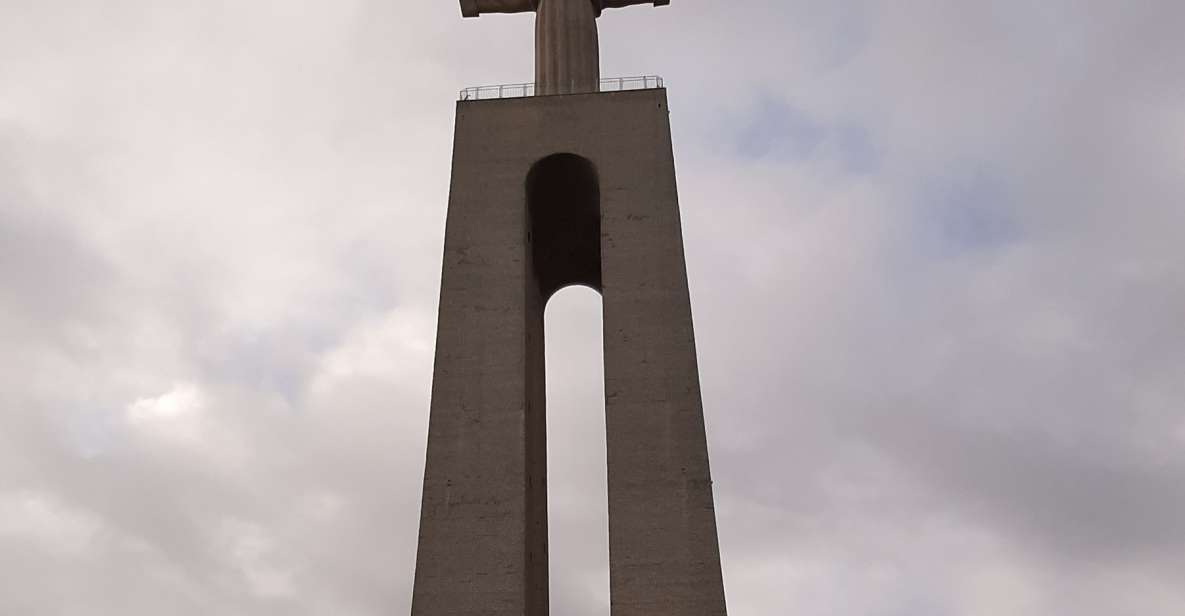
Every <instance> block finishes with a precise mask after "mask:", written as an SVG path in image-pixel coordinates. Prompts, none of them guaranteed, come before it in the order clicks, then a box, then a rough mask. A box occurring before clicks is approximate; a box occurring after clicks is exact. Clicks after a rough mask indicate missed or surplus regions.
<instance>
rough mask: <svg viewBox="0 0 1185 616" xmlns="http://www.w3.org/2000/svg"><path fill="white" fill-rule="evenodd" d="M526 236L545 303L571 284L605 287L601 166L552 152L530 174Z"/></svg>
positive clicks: (579, 158)
mask: <svg viewBox="0 0 1185 616" xmlns="http://www.w3.org/2000/svg"><path fill="white" fill-rule="evenodd" d="M527 216H528V219H529V227H528V232H527V241H528V243H529V244H530V246H531V262H532V264H533V265H534V274H535V279H536V280H537V281H538V284H539V293H540V295H541V296H542V298H543V300H544V302H546V301H547V299H548V298H550V297H551V296H552V295H553V294H554V293H555V292H556V291H558V290H560V289H562V288H564V287H567V286H570V285H584V286H587V287H591V288H592V289H594V290H596V291H598V292H599V291H600V290H601V184H600V180H599V179H598V177H597V169H596V166H595V165H593V163H592V161H590V160H588V159H587V158H584V157H581V156H577V155H575V154H567V153H563V154H553V155H551V156H548V157H546V158H544V159H542V160H540V161H539V162H537V163H535V165H534V166H532V167H531V171H530V172H529V173H528V174H527Z"/></svg>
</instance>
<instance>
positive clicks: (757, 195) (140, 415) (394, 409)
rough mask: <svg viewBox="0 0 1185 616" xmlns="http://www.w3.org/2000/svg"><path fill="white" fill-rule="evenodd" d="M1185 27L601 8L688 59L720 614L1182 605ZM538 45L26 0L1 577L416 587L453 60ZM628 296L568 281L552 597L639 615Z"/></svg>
mask: <svg viewBox="0 0 1185 616" xmlns="http://www.w3.org/2000/svg"><path fill="white" fill-rule="evenodd" d="M1182 24H1185V3H1182V2H1181V1H1180V0H1132V1H1126V2H1121V1H1116V0H1042V1H1031V0H1030V1H1027V2H1022V1H1017V0H975V1H972V0H945V1H941V2H938V1H930V2H926V1H921V0H895V1H890V0H828V1H819V0H732V1H727V2H725V1H719V0H716V1H709V0H677V1H676V2H675V3H674V6H671V7H668V8H664V9H661V10H655V9H652V8H649V7H636V8H632V9H629V10H621V11H614V12H607V13H606V15H605V17H604V18H603V19H602V20H601V33H602V48H603V73H604V74H605V75H607V76H616V75H640V74H660V75H663V76H664V77H665V78H666V80H667V85H668V87H669V88H670V91H669V95H670V98H671V108H672V116H671V118H672V122H673V129H674V134H675V149H676V158H677V164H678V170H679V181H680V188H681V200H682V206H683V217H684V218H683V220H684V235H685V238H686V243H687V251H688V261H689V270H690V279H691V280H690V282H691V289H692V301H693V307H694V311H695V316H696V330H697V335H698V342H699V353H700V366H701V377H702V381H703V388H704V395H705V400H704V402H705V409H706V414H707V423H708V436H709V442H710V448H711V454H712V463H713V473H714V479H715V487H716V498H717V509H718V514H719V526H720V540H721V546H722V551H723V566H724V577H725V581H726V586H727V593H728V599H729V607H730V610H731V612H732V613H733V614H734V615H739V616H743V615H750V614H751V615H773V614H795V615H804V616H1001V615H1004V616H1049V615H1051V614H1074V615H1076V616H1127V615H1131V616H1180V615H1181V614H1183V613H1185V584H1183V583H1182V580H1185V325H1183V320H1185V241H1183V232H1185V37H1182V35H1181V27H1182ZM531 53H532V19H531V18H530V17H529V16H490V17H485V18H482V19H480V20H462V19H461V18H460V14H459V10H458V7H457V6H456V3H455V2H454V1H453V0H432V1H427V0H425V1H416V2H412V1H410V0H320V1H317V0H104V1H102V2H96V1H88V0H0V277H2V281H3V285H2V286H0V614H4V615H6V616H7V615H12V616H58V615H61V616H89V615H98V616H106V615H111V616H116V615H118V616H157V615H169V616H173V615H176V616H199V615H200V616H205V615H209V614H220V615H227V616H240V615H242V616H265V615H277V616H278V615H284V616H322V615H323V616H330V615H333V616H389V615H392V614H406V613H408V608H409V605H410V597H411V582H412V573H413V569H414V550H415V539H416V534H417V523H418V510H419V498H420V485H419V484H420V480H421V477H422V473H423V454H424V445H425V438H426V427H427V419H428V392H429V387H430V381H431V367H432V354H433V342H434V336H435V318H436V305H437V292H438V277H439V273H440V256H441V251H442V239H443V232H444V216H445V204H446V200H447V192H448V175H449V160H450V150H451V139H452V121H453V115H454V110H455V107H454V100H455V98H456V93H457V91H458V90H459V89H460V88H462V87H464V86H469V85H479V84H496V83H509V82H521V81H529V80H530V79H531V72H532V70H531V67H532V59H531ZM599 310H600V308H599V302H598V300H597V297H596V295H595V294H593V293H592V292H590V291H586V290H579V289H575V290H569V291H565V292H563V293H562V294H560V295H559V296H558V297H557V298H556V299H555V301H554V302H553V305H552V306H550V307H549V311H548V335H549V345H550V348H549V352H550V355H549V358H548V360H549V370H550V378H551V382H550V383H549V389H550V392H551V393H550V398H551V407H552V408H551V423H552V426H551V428H550V429H551V443H550V448H551V456H552V469H553V470H552V474H553V477H552V482H553V485H552V486H551V495H552V519H553V527H554V528H553V537H552V554H553V567H552V578H553V579H552V589H553V600H552V603H553V613H555V614H557V616H593V615H597V616H607V614H608V597H607V595H608V590H607V587H608V581H607V580H608V577H607V572H606V570H605V568H606V567H607V564H606V563H607V557H606V555H605V550H606V549H607V548H606V547H605V546H606V540H605V533H606V531H605V528H604V525H605V506H604V502H603V501H604V499H605V487H604V453H603V446H604V442H603V437H598V436H597V435H598V434H600V432H601V431H602V430H603V426H604V420H603V416H601V414H600V413H601V406H600V405H601V404H602V395H603V394H602V389H601V387H602V383H601V380H600V379H601V374H600V369H599V361H600V351H599V336H600V332H599ZM590 435H591V436H590ZM598 438H599V439H600V440H598Z"/></svg>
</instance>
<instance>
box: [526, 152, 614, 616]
mask: <svg viewBox="0 0 1185 616" xmlns="http://www.w3.org/2000/svg"><path fill="white" fill-rule="evenodd" d="M526 194H527V212H528V224H527V229H526V233H527V242H528V244H529V246H530V250H529V258H528V263H527V268H528V273H529V278H530V279H531V280H532V283H533V284H532V285H531V288H530V289H528V303H529V304H530V305H532V306H535V308H534V309H533V310H531V311H529V312H530V313H531V316H529V318H530V319H532V320H533V321H534V322H533V323H532V324H531V326H530V327H529V328H528V346H529V348H531V349H532V352H531V355H530V359H529V361H530V362H531V366H530V367H529V369H528V374H529V382H528V384H527V386H528V389H529V395H528V399H529V400H530V406H529V408H528V421H529V425H530V426H531V430H530V432H531V436H530V437H529V443H530V444H529V446H528V449H529V453H528V457H529V460H528V465H529V468H531V469H532V470H531V472H530V474H529V481H530V482H532V483H531V485H532V489H531V490H532V491H531V499H532V500H531V506H530V507H531V511H532V514H531V515H532V516H533V517H532V520H533V521H532V522H531V529H532V530H531V537H530V539H529V541H530V543H531V546H532V547H531V548H530V550H531V552H530V556H529V558H530V560H531V562H532V563H534V566H536V567H538V568H539V569H538V570H537V571H536V572H535V573H534V578H533V579H534V580H535V581H534V582H533V584H532V588H533V590H532V593H533V594H532V597H533V601H535V602H537V603H536V605H538V606H540V607H542V606H543V605H547V604H550V605H551V607H552V609H551V612H552V613H555V614H563V615H564V616H592V615H594V614H595V615H604V614H607V613H608V611H609V521H608V520H609V514H608V503H609V497H608V486H607V466H606V448H605V445H606V443H605V394H604V391H605V387H604V363H603V359H602V357H603V350H602V349H603V345H602V331H601V330H602V327H601V301H600V297H599V295H598V294H597V292H598V291H599V290H600V288H601V191H600V182H599V180H598V178H597V171H596V167H595V166H594V165H593V164H592V162H591V161H589V160H588V159H585V158H582V157H580V156H577V155H575V154H555V155H552V156H548V157H546V158H544V159H542V160H540V161H539V162H538V163H536V164H535V166H534V167H532V169H531V171H530V173H529V174H528V175H527V183H526ZM571 286H582V287H587V288H585V289H572V290H567V291H564V292H563V293H560V294H559V295H556V293H557V291H560V290H561V289H564V288H565V287H571ZM553 296H555V297H553ZM553 299H554V301H551V300H553ZM545 313H546V314H545ZM544 341H546V344H544ZM545 347H546V348H547V350H546V351H544V348H545ZM545 375H546V376H545Z"/></svg>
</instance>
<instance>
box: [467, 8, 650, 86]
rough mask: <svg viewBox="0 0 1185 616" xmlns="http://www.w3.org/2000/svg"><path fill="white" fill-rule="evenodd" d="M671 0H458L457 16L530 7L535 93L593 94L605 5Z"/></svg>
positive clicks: (598, 74) (524, 9)
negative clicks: (602, 14) (533, 35)
mask: <svg viewBox="0 0 1185 616" xmlns="http://www.w3.org/2000/svg"><path fill="white" fill-rule="evenodd" d="M670 3H671V0H461V14H462V15H464V16H465V17H478V16H480V15H481V14H483V13H525V12H528V11H535V13H536V14H537V16H536V18H535V87H536V88H537V92H538V93H539V94H574V93H581V92H595V91H596V90H597V84H598V83H599V82H600V79H601V63H600V47H599V42H598V39H597V18H598V17H600V16H601V11H602V10H603V9H607V8H620V7H625V6H630V5H634V4H653V5H655V6H665V5H668V4H670Z"/></svg>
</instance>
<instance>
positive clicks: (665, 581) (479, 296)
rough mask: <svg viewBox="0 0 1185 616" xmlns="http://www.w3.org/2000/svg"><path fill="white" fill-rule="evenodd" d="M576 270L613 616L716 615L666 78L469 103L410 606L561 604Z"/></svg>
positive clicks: (462, 125)
mask: <svg viewBox="0 0 1185 616" xmlns="http://www.w3.org/2000/svg"><path fill="white" fill-rule="evenodd" d="M557 154H561V156H555V155H557ZM598 209H599V212H598V211H597V210H598ZM568 284H586V285H589V286H592V287H594V288H599V289H600V290H601V292H602V300H603V314H604V345H605V354H604V357H605V390H606V392H605V393H606V428H607V431H608V434H607V442H608V479H609V535H610V536H609V543H610V569H611V572H610V580H611V597H612V606H613V607H612V614H613V616H723V615H724V614H725V603H724V590H723V584H722V581H721V573H720V560H719V549H718V545H717V539H716V521H715V513H714V508H713V500H712V488H711V477H710V473H709V468H708V452H707V445H706V439H705V430H704V422H703V411H702V405H701V400H700V388H699V376H698V368H697V365H696V355H695V341H694V334H693V329H692V319H691V307H690V300H689V297H688V289H687V275H686V269H685V263H684V255H683V241H682V232H681V229H680V221H679V203H678V195H677V190H676V184H675V167H674V158H673V154H672V151H671V134H670V124H669V120H668V112H667V101H666V91H665V90H643V91H633V92H620V93H606V94H590V95H578V96H551V97H536V98H525V99H511V100H493V101H471V102H461V103H459V104H458V108H457V125H456V134H455V150H454V155H453V179H452V186H451V193H450V197H449V211H448V222H447V230H446V237H445V253H444V270H443V278H442V284H441V301H440V319H439V331H438V335H437V351H436V367H435V379H434V381H433V387H432V411H431V412H432V415H431V421H430V432H429V437H428V456H427V467H426V471H425V480H424V498H423V508H422V512H421V526H420V545H419V553H418V560H417V565H416V580H415V592H414V599H413V605H412V614H413V616H477V615H483V616H484V615H489V616H493V615H499V616H520V615H524V614H525V615H528V616H545V615H546V614H547V613H548V589H547V586H548V582H547V494H546V489H547V488H546V484H547V464H546V442H545V439H546V418H545V415H546V411H545V408H546V400H545V391H546V390H545V384H544V362H543V357H544V341H543V308H544V305H545V303H546V300H547V298H548V297H549V296H550V294H551V293H552V292H554V291H555V290H556V289H557V288H559V287H562V286H565V285H568Z"/></svg>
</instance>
